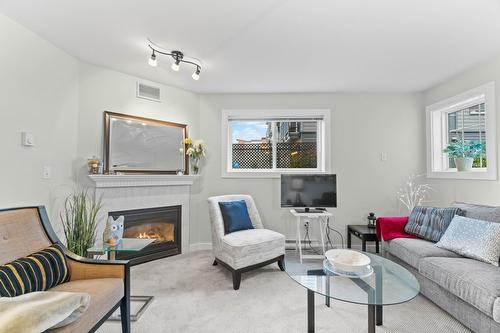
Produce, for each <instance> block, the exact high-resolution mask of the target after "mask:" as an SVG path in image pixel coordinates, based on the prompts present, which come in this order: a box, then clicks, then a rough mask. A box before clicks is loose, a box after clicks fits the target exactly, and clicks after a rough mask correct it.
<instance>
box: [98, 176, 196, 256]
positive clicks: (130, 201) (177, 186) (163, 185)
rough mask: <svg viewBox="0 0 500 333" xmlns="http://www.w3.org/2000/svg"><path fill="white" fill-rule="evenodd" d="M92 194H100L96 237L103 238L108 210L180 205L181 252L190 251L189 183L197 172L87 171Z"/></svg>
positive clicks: (191, 183)
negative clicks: (120, 172) (90, 172)
mask: <svg viewBox="0 0 500 333" xmlns="http://www.w3.org/2000/svg"><path fill="white" fill-rule="evenodd" d="M88 177H89V178H90V180H91V181H92V185H93V186H94V187H95V195H96V196H97V197H101V198H102V209H101V211H100V212H99V215H98V221H101V222H100V224H99V225H98V227H97V239H98V240H99V241H100V240H101V239H102V233H103V230H104V225H105V221H106V219H107V216H108V212H113V211H121V210H132V209H144V208H153V207H164V206H175V205H181V206H182V217H181V230H182V231H181V246H182V253H187V252H189V214H190V209H189V206H190V201H191V186H192V185H193V182H194V181H195V180H196V179H197V178H198V176H187V175H184V176H177V175H144V174H141V175H89V176H88Z"/></svg>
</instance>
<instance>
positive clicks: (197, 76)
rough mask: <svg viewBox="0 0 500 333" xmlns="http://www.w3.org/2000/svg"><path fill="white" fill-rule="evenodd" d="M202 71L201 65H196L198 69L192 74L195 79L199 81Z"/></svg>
mask: <svg viewBox="0 0 500 333" xmlns="http://www.w3.org/2000/svg"><path fill="white" fill-rule="evenodd" d="M200 71H201V69H200V66H196V71H195V72H194V73H193V75H191V77H192V78H193V80H195V81H198V80H199V79H200Z"/></svg>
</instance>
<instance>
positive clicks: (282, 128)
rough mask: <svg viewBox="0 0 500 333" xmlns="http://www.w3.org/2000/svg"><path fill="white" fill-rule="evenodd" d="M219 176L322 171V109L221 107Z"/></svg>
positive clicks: (326, 119) (326, 116)
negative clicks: (221, 161) (221, 168)
mask: <svg viewBox="0 0 500 333" xmlns="http://www.w3.org/2000/svg"><path fill="white" fill-rule="evenodd" d="M222 118H223V119H222V128H223V137H226V138H227V141H225V142H223V147H222V148H223V149H222V151H223V170H222V171H223V176H226V177H232V176H234V177H248V176H250V177H252V176H257V177H262V176H271V177H272V176H274V177H275V176H277V175H279V174H280V173H301V172H303V173H304V172H306V173H307V172H308V173H311V172H317V173H321V172H325V170H326V166H327V163H326V162H327V160H326V156H325V155H326V154H325V152H326V150H325V146H326V137H327V135H326V132H325V128H329V125H326V123H327V122H328V124H329V112H327V111H325V110H318V111H313V110H302V111H299V110H293V111H285V110H270V111H265V112H264V111H252V110H248V111H247V110H232V111H223V117H222Z"/></svg>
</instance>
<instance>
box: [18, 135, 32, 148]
mask: <svg viewBox="0 0 500 333" xmlns="http://www.w3.org/2000/svg"><path fill="white" fill-rule="evenodd" d="M21 138H22V144H23V146H25V147H32V146H34V145H35V136H34V135H33V133H31V132H22V133H21Z"/></svg>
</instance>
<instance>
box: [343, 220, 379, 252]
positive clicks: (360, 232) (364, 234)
mask: <svg viewBox="0 0 500 333" xmlns="http://www.w3.org/2000/svg"><path fill="white" fill-rule="evenodd" d="M352 235H354V236H356V237H358V238H359V239H361V249H362V250H363V252H366V242H375V251H376V252H377V253H378V252H379V244H378V243H379V242H378V238H377V231H376V230H375V229H374V228H373V229H372V228H368V226H366V225H353V224H350V225H348V226H347V248H348V249H350V248H351V236H352Z"/></svg>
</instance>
